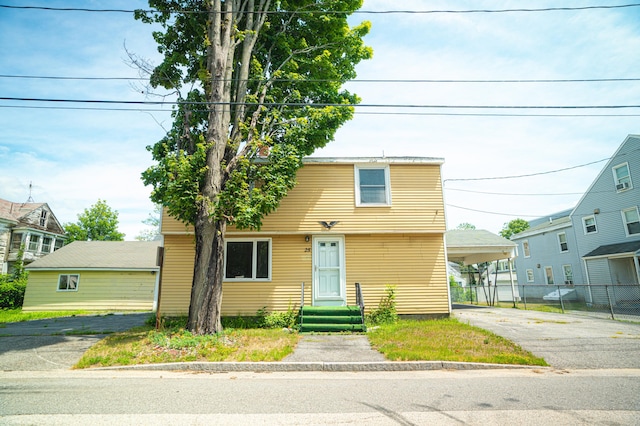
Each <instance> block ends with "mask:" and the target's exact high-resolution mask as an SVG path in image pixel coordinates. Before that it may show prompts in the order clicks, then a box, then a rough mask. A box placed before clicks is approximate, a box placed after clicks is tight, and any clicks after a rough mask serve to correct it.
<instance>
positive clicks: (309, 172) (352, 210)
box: [162, 163, 446, 235]
mask: <svg viewBox="0 0 640 426" xmlns="http://www.w3.org/2000/svg"><path fill="white" fill-rule="evenodd" d="M389 167H390V181H391V197H392V202H391V206H384V207H356V205H355V183H354V176H355V175H354V173H355V172H354V165H353V164H327V163H322V164H307V165H305V166H304V167H303V168H302V169H300V170H299V171H298V175H297V180H298V184H297V185H296V187H295V188H293V189H292V190H291V191H289V193H288V194H287V196H286V197H285V198H284V199H283V200H282V201H281V203H280V206H279V207H278V209H277V210H276V211H275V212H273V213H271V214H270V215H269V216H267V217H265V218H264V221H263V226H262V229H261V231H262V232H264V233H266V232H278V233H283V232H297V233H318V232H324V228H323V227H322V226H321V225H320V224H319V223H318V222H319V221H336V220H337V221H339V223H338V224H337V225H336V226H335V227H334V228H333V232H341V233H352V232H362V233H367V232H385V231H386V232H408V231H411V232H418V231H419V232H444V230H445V228H446V225H445V219H444V202H443V198H442V185H441V176H440V166H439V165H428V164H391V165H390V166H389ZM189 229H190V228H188V227H186V226H185V225H184V224H183V223H180V222H178V221H176V220H175V219H173V218H171V217H169V216H167V215H166V214H165V215H163V217H162V232H163V233H164V234H165V235H166V234H173V233H185V232H187V231H188V230H189ZM228 231H229V232H234V230H233V228H229V230H228Z"/></svg>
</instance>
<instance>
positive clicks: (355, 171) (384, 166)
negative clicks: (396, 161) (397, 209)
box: [353, 164, 391, 207]
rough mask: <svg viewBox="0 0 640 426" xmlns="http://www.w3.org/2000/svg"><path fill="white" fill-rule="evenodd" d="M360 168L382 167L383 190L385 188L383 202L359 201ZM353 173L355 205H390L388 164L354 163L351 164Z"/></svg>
mask: <svg viewBox="0 0 640 426" xmlns="http://www.w3.org/2000/svg"><path fill="white" fill-rule="evenodd" d="M360 169H363V170H367V169H383V170H384V186H385V188H384V190H385V199H386V202H384V203H362V202H361V201H360V173H358V171H359V170H360ZM353 174H354V183H355V194H356V207H388V206H390V205H391V177H390V172H389V165H388V164H382V165H378V164H354V166H353Z"/></svg>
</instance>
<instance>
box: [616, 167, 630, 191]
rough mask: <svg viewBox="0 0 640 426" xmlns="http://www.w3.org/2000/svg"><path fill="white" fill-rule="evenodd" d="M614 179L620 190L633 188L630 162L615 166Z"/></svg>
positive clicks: (617, 188) (617, 189)
mask: <svg viewBox="0 0 640 426" xmlns="http://www.w3.org/2000/svg"><path fill="white" fill-rule="evenodd" d="M613 181H614V183H615V185H616V191H618V192H620V191H626V190H627V189H631V188H633V185H631V174H630V173H629V164H628V163H622V164H618V165H617V166H615V167H614V168H613Z"/></svg>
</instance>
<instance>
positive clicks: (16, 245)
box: [11, 232, 22, 251]
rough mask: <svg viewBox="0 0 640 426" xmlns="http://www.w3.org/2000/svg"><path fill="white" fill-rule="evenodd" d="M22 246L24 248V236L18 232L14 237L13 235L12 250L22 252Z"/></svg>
mask: <svg viewBox="0 0 640 426" xmlns="http://www.w3.org/2000/svg"><path fill="white" fill-rule="evenodd" d="M21 246H22V234H21V233H18V232H16V233H14V234H13V235H11V250H12V251H18V250H20V247H21Z"/></svg>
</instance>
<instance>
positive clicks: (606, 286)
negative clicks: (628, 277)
mask: <svg viewBox="0 0 640 426" xmlns="http://www.w3.org/2000/svg"><path fill="white" fill-rule="evenodd" d="M604 291H605V292H606V293H607V301H608V302H609V311H610V312H611V319H616V316H615V315H614V314H613V304H612V303H611V296H610V295H609V286H608V285H605V286H604Z"/></svg>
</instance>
